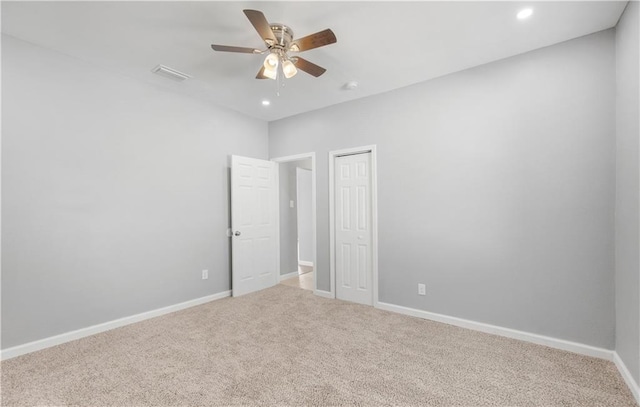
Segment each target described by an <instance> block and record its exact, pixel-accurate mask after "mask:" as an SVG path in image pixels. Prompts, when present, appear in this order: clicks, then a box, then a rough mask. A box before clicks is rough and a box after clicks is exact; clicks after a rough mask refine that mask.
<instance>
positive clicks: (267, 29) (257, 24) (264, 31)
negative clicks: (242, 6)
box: [242, 10, 278, 46]
mask: <svg viewBox="0 0 640 407" xmlns="http://www.w3.org/2000/svg"><path fill="white" fill-rule="evenodd" d="M242 11H243V12H244V14H245V15H246V16H247V18H248V19H249V21H250V22H251V24H252V25H253V27H254V28H255V29H256V31H257V32H258V34H260V37H262V39H263V40H264V42H266V43H267V45H269V46H271V45H273V44H275V43H276V42H278V40H277V39H276V36H275V35H274V34H273V31H272V30H271V26H270V25H269V22H268V21H267V18H266V17H265V16H264V14H262V11H258V10H242Z"/></svg>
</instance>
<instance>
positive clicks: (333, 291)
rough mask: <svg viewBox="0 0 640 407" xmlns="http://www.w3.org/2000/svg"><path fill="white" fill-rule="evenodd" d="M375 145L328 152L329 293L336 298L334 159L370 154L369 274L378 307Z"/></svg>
mask: <svg viewBox="0 0 640 407" xmlns="http://www.w3.org/2000/svg"><path fill="white" fill-rule="evenodd" d="M376 150H377V146H376V145H375V144H373V145H369V146H362V147H353V148H346V149H342V150H334V151H329V270H330V271H329V273H330V281H331V282H330V287H331V292H330V293H327V294H329V295H326V296H328V297H330V298H336V248H335V245H336V230H335V223H336V214H335V204H336V202H335V191H334V189H335V180H334V176H335V165H336V158H337V157H341V156H345V155H354V154H363V153H371V235H372V236H371V256H372V257H373V258H372V259H371V268H372V270H371V273H372V280H373V287H372V289H373V304H371V305H373V306H374V307H376V308H377V307H378V158H377V151H376Z"/></svg>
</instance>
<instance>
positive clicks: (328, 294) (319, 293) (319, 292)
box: [313, 290, 336, 300]
mask: <svg viewBox="0 0 640 407" xmlns="http://www.w3.org/2000/svg"><path fill="white" fill-rule="evenodd" d="M313 293H314V294H315V295H317V296H318V297H324V298H331V299H332V300H333V299H334V298H336V297H335V296H334V295H333V293H332V292H330V291H325V290H315V291H314V292H313Z"/></svg>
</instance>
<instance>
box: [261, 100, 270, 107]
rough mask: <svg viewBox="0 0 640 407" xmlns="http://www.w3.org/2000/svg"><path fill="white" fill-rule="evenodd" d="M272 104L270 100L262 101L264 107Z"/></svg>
mask: <svg viewBox="0 0 640 407" xmlns="http://www.w3.org/2000/svg"><path fill="white" fill-rule="evenodd" d="M270 104H271V102H269V101H268V100H263V101H262V106H269V105H270Z"/></svg>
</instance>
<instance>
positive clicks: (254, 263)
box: [231, 155, 278, 297]
mask: <svg viewBox="0 0 640 407" xmlns="http://www.w3.org/2000/svg"><path fill="white" fill-rule="evenodd" d="M277 165H278V164H277V163H275V162H272V161H265V160H258V159H255V158H247V157H239V156H235V155H234V156H231V230H232V238H231V257H232V263H231V267H232V271H231V284H232V287H231V288H232V293H233V296H234V297H237V296H240V295H244V294H248V293H251V292H254V291H258V290H262V289H264V288H268V287H271V286H274V285H276V284H277V282H278V268H277V262H278V246H277V244H276V242H277V213H276V211H277V210H278V188H277Z"/></svg>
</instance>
